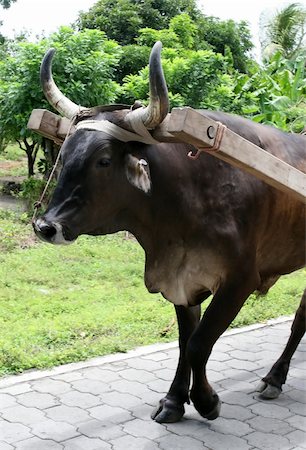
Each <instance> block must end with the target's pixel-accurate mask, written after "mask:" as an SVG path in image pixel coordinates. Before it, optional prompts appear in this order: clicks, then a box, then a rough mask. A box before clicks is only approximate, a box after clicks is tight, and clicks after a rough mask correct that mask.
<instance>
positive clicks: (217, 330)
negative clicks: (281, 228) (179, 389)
mask: <svg viewBox="0 0 306 450" xmlns="http://www.w3.org/2000/svg"><path fill="white" fill-rule="evenodd" d="M239 275H240V276H239V278H238V276H235V278H231V279H230V280H228V281H227V282H225V283H224V284H223V286H221V287H220V288H219V289H218V291H217V292H216V294H215V295H214V297H213V299H212V301H211V303H210V305H209V306H208V308H207V309H206V311H205V313H204V314H203V317H202V320H201V322H200V324H199V326H198V327H197V329H196V330H195V332H194V333H193V335H192V337H191V338H190V340H189V343H188V349H187V354H188V358H189V361H190V364H191V368H192V372H193V386H192V389H191V392H190V398H191V400H192V402H193V404H194V406H195V408H196V409H197V411H198V412H199V413H200V414H201V416H202V417H204V418H206V419H208V420H214V419H216V418H217V417H218V416H219V412H220V407H221V403H220V401H219V397H218V395H217V394H216V392H215V391H214V390H213V389H212V387H211V386H210V384H209V382H208V380H207V377H206V363H207V360H208V358H209V356H210V353H211V351H212V348H213V346H214V344H215V342H216V341H217V339H218V338H219V337H220V335H221V334H222V333H223V332H224V331H225V330H226V329H227V327H228V326H229V325H230V323H231V322H232V321H233V319H234V318H235V317H236V315H237V314H238V312H239V310H240V309H241V307H242V305H243V303H244V302H245V300H246V299H247V298H248V296H249V295H250V294H251V293H252V292H253V291H254V290H255V289H256V286H257V285H258V282H259V278H258V275H257V274H256V271H250V272H247V271H246V272H245V273H242V270H240V272H239Z"/></svg>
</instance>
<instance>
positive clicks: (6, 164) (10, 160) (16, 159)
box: [0, 144, 27, 177]
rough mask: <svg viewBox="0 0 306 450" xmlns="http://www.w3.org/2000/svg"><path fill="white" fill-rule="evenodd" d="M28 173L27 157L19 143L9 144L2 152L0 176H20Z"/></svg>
mask: <svg viewBox="0 0 306 450" xmlns="http://www.w3.org/2000/svg"><path fill="white" fill-rule="evenodd" d="M26 175H27V158H26V154H25V152H24V151H22V150H21V149H20V148H19V147H18V145H16V144H9V145H8V146H7V148H6V149H5V150H4V152H3V153H0V177H19V176H26Z"/></svg>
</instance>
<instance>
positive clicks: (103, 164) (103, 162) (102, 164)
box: [97, 158, 111, 167]
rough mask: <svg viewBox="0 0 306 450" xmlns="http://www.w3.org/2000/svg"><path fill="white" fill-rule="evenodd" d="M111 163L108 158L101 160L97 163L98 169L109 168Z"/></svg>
mask: <svg viewBox="0 0 306 450" xmlns="http://www.w3.org/2000/svg"><path fill="white" fill-rule="evenodd" d="M110 163H111V160H110V159H108V158H101V159H99V161H98V162H97V167H109V166H110Z"/></svg>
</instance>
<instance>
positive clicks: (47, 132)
mask: <svg viewBox="0 0 306 450" xmlns="http://www.w3.org/2000/svg"><path fill="white" fill-rule="evenodd" d="M27 126H28V128H29V129H30V130H32V131H35V132H36V133H38V134H40V135H42V136H44V137H46V138H47V139H51V140H52V141H54V142H56V143H57V144H62V143H63V141H64V140H65V137H66V135H67V133H68V131H69V126H70V120H69V119H67V118H66V117H61V116H59V115H57V114H54V113H52V112H51V111H48V110H46V109H33V111H32V113H31V116H30V118H29V121H28V125H27Z"/></svg>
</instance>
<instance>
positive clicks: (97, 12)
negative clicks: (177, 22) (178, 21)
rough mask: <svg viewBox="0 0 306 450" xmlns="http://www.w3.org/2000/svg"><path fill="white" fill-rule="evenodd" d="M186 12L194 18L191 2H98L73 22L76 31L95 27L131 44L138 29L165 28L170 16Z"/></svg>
mask: <svg viewBox="0 0 306 450" xmlns="http://www.w3.org/2000/svg"><path fill="white" fill-rule="evenodd" d="M182 12H186V13H188V14H189V15H190V17H191V18H192V19H196V18H197V17H198V16H199V14H200V12H199V10H198V9H197V6H196V1H195V0H176V1H175V2H174V1H173V0H116V1H115V0H99V1H98V2H97V3H95V4H94V6H93V7H92V8H90V9H89V11H88V12H81V13H80V15H79V18H78V20H77V22H76V27H77V28H78V29H79V30H82V29H84V28H90V29H92V28H96V29H99V30H102V31H104V32H105V33H106V35H107V36H108V38H110V39H115V40H116V41H117V42H119V43H120V44H123V45H127V44H134V39H135V38H136V36H137V34H138V31H139V29H140V28H145V27H148V28H153V29H156V30H160V29H163V28H167V26H168V24H169V21H170V20H171V18H172V17H174V16H177V15H178V14H181V13H182Z"/></svg>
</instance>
